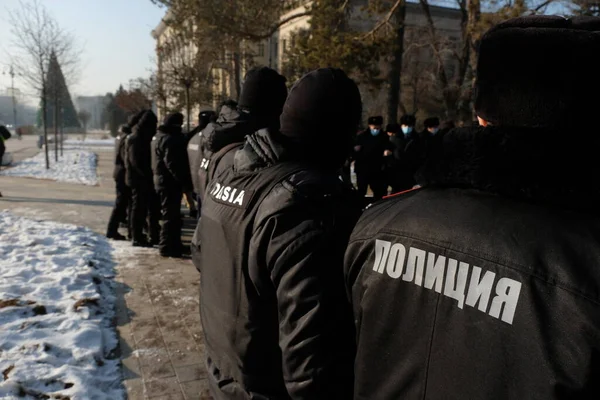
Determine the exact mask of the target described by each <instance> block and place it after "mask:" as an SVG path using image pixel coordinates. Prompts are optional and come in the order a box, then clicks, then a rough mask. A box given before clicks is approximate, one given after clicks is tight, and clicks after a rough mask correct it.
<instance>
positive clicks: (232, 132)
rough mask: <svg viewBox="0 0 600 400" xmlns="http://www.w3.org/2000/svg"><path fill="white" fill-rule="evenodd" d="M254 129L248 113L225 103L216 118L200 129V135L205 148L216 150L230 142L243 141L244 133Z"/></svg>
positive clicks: (246, 133)
mask: <svg viewBox="0 0 600 400" xmlns="http://www.w3.org/2000/svg"><path fill="white" fill-rule="evenodd" d="M254 130H256V126H255V123H254V122H253V121H252V120H251V118H250V115H249V114H247V113H245V112H240V111H239V110H238V109H237V108H235V107H233V106H232V105H230V104H225V105H224V106H223V107H221V111H220V112H219V117H218V118H217V120H216V121H215V122H211V123H209V124H208V126H207V127H206V128H205V129H204V130H203V131H202V136H203V137H204V138H205V140H206V144H207V148H208V149H209V150H210V151H212V152H217V151H219V150H221V149H222V148H223V147H225V146H227V145H229V144H231V143H238V142H243V141H244V138H245V137H246V135H249V134H250V133H252V132H254Z"/></svg>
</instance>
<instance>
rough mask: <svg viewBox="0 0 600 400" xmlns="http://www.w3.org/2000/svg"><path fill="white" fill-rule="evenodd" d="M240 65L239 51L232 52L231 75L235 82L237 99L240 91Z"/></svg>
mask: <svg viewBox="0 0 600 400" xmlns="http://www.w3.org/2000/svg"><path fill="white" fill-rule="evenodd" d="M241 68H242V66H241V65H240V53H239V52H238V51H235V52H234V53H233V77H234V82H235V92H236V98H237V99H239V97H240V94H241V93H242V69H241Z"/></svg>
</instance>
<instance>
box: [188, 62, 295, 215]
mask: <svg viewBox="0 0 600 400" xmlns="http://www.w3.org/2000/svg"><path fill="white" fill-rule="evenodd" d="M285 82H286V81H285V78H284V77H283V76H281V75H279V74H278V73H277V72H276V71H275V70H273V69H271V68H267V67H256V68H253V69H251V70H250V71H248V73H247V74H246V76H245V78H244V84H243V86H242V91H241V93H240V98H239V102H238V103H235V102H233V101H227V102H225V103H224V104H223V106H222V107H221V110H220V112H219V117H218V118H217V120H216V121H215V122H213V123H210V124H208V126H207V127H206V129H204V130H203V131H202V136H201V143H200V150H199V152H198V155H197V157H198V158H199V159H200V170H199V186H200V187H199V190H198V196H199V197H200V200H199V204H201V202H202V199H203V196H204V192H205V190H206V187H207V184H208V177H209V175H208V169H209V166H210V162H211V161H210V160H211V157H212V155H213V154H214V153H216V152H218V151H219V150H221V149H223V148H224V147H226V146H231V145H233V144H235V143H240V142H243V141H244V138H245V137H246V135H249V134H250V133H253V132H255V131H256V130H258V129H262V128H272V129H275V130H277V129H278V128H279V116H280V115H281V110H282V108H283V103H284V102H285V99H286V97H287V87H286V85H285Z"/></svg>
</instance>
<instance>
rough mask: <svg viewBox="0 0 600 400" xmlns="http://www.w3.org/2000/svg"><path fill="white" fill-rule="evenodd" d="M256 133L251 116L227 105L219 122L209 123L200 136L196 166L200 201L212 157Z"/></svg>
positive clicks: (197, 191) (220, 113)
mask: <svg viewBox="0 0 600 400" xmlns="http://www.w3.org/2000/svg"><path fill="white" fill-rule="evenodd" d="M254 131H255V124H253V123H252V121H251V119H250V115H249V114H247V113H243V112H240V111H238V110H237V109H235V108H232V107H230V106H228V105H225V106H223V107H222V108H221V111H220V112H219V117H218V118H217V121H215V122H211V123H209V124H208V125H207V126H206V128H204V130H203V131H202V132H201V133H200V134H199V136H200V140H199V143H198V151H197V152H196V154H195V157H196V161H195V164H197V165H198V166H199V168H198V170H197V172H196V173H197V182H198V188H197V189H196V193H198V196H200V199H203V198H204V193H205V191H206V187H207V185H208V180H209V176H208V169H209V166H210V162H211V161H210V160H211V158H212V155H213V154H214V153H215V152H217V151H219V150H221V149H222V148H224V147H225V146H228V145H230V144H232V143H241V142H243V141H244V138H245V137H246V135H249V134H251V133H253V132H254Z"/></svg>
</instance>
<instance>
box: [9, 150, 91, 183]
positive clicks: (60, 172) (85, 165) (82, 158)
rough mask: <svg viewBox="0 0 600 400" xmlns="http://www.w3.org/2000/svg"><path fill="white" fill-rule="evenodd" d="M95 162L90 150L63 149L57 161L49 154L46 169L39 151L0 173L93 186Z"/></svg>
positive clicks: (42, 154) (43, 156) (42, 155)
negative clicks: (48, 165) (48, 163)
mask: <svg viewBox="0 0 600 400" xmlns="http://www.w3.org/2000/svg"><path fill="white" fill-rule="evenodd" d="M96 164H97V156H96V154H95V153H93V152H91V151H85V150H65V151H64V155H63V156H62V157H60V158H59V160H58V163H56V162H55V161H54V153H52V154H50V169H46V158H45V155H44V152H41V153H38V154H37V155H36V156H34V157H31V158H27V159H25V160H23V161H21V162H18V163H15V164H14V167H12V168H9V169H6V170H2V171H1V172H0V175H5V176H16V177H22V178H35V179H48V180H52V181H58V182H67V183H78V184H81V185H91V186H94V185H97V184H98V177H97V175H96Z"/></svg>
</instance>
